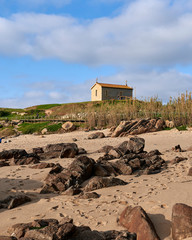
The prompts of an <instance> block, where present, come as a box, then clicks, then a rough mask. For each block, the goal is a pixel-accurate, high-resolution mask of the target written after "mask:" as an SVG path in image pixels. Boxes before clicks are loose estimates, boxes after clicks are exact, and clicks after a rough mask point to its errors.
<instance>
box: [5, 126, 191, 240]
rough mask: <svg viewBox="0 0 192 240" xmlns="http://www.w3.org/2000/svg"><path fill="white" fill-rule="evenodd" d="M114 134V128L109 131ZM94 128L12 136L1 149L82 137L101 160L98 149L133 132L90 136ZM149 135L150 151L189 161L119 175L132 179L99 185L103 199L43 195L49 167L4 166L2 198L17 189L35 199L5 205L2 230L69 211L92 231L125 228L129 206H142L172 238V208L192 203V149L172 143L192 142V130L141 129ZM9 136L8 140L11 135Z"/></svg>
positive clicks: (162, 234)
mask: <svg viewBox="0 0 192 240" xmlns="http://www.w3.org/2000/svg"><path fill="white" fill-rule="evenodd" d="M103 132H104V133H105V135H108V133H109V130H108V129H106V130H103ZM90 133H92V131H91V132H84V131H74V132H71V133H64V134H52V135H45V136H43V137H42V136H39V135H20V136H18V137H15V138H9V139H8V140H11V142H8V143H4V140H3V141H2V143H1V144H0V151H2V150H8V149H25V150H26V151H27V152H31V151H32V148H34V147H43V146H45V145H47V144H51V143H62V142H64V143H67V142H73V140H72V139H73V138H76V139H77V142H76V144H77V145H78V147H83V148H85V149H86V150H87V156H88V157H91V158H93V159H94V160H97V159H98V157H100V156H102V155H103V154H102V153H97V152H96V151H97V150H98V149H100V148H101V147H103V146H104V145H112V146H116V145H117V144H119V143H122V142H123V141H125V140H128V138H129V137H122V138H111V137H107V138H103V139H94V140H88V139H87V137H88V135H89V134H90ZM139 137H142V138H144V139H145V150H146V151H150V150H154V149H158V150H159V151H160V152H161V153H162V154H163V155H162V158H163V159H164V160H166V161H169V160H172V159H174V158H175V157H176V156H179V157H180V156H181V157H186V158H187V160H185V161H182V162H180V163H178V164H168V168H167V169H165V170H163V171H162V172H161V173H158V174H153V175H142V176H139V177H138V176H137V175H129V176H125V175H124V176H123V175H121V176H118V178H121V179H123V180H124V181H126V182H128V184H127V185H125V186H116V187H110V188H104V189H99V190H96V192H97V193H98V194H101V197H100V198H98V199H87V200H83V199H77V197H76V196H66V195H64V194H63V193H62V194H59V195H58V194H39V192H40V189H41V187H42V185H43V181H44V179H45V177H46V176H47V174H48V172H49V171H50V168H49V169H31V168H30V166H29V165H26V166H8V167H1V168H0V199H4V198H5V197H6V196H8V195H11V194H16V193H17V194H18V193H21V192H23V193H26V194H27V195H28V196H30V197H31V198H32V202H29V203H27V204H24V205H21V206H19V207H17V208H14V209H11V210H6V209H0V235H8V234H7V229H8V228H9V227H10V226H12V225H13V224H16V223H24V222H30V221H32V220H34V219H40V218H56V219H58V220H61V219H62V218H63V217H65V216H69V217H71V218H73V220H74V224H75V225H77V226H80V225H87V226H89V227H91V229H92V230H101V231H104V230H113V229H114V230H122V229H123V227H121V226H119V225H118V224H117V218H118V217H119V215H120V213H121V212H122V211H123V210H124V209H125V207H126V206H127V205H132V206H138V205H139V206H142V207H143V208H144V210H145V211H146V212H147V214H148V215H149V217H150V218H151V220H152V222H153V223H154V226H155V228H156V230H157V233H158V235H159V236H160V238H161V239H166V240H168V239H171V238H170V231H171V230H170V229H171V222H170V221H171V213H172V207H173V205H174V204H175V203H185V204H187V205H190V206H192V191H191V183H192V177H191V176H187V173H188V170H189V168H190V167H191V166H192V151H185V152H174V151H173V150H172V147H174V146H176V145H178V144H180V146H181V148H182V149H183V150H186V149H187V148H188V147H190V146H192V132H191V131H177V130H169V131H161V132H155V133H146V134H141V135H139ZM6 141H7V139H6ZM73 160H74V159H71V158H69V159H66V158H65V159H59V158H56V159H51V160H46V162H53V163H60V164H61V165H62V166H63V167H67V166H68V165H69V164H70V163H71V162H72V161H73Z"/></svg>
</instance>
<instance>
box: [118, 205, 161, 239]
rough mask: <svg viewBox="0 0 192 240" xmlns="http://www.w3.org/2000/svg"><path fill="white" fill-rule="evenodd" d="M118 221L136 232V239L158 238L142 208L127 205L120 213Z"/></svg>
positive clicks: (130, 230)
mask: <svg viewBox="0 0 192 240" xmlns="http://www.w3.org/2000/svg"><path fill="white" fill-rule="evenodd" d="M119 223H120V224H121V225H122V226H124V227H126V228H127V230H128V231H129V232H134V233H136V234H137V240H160V238H159V237H158V235H157V233H156V231H155V228H154V226H153V223H152V222H151V220H150V218H149V217H148V215H147V214H146V212H145V211H144V209H143V208H141V207H140V206H138V207H131V206H128V207H127V208H125V210H124V211H123V212H122V213H121V215H120V218H119Z"/></svg>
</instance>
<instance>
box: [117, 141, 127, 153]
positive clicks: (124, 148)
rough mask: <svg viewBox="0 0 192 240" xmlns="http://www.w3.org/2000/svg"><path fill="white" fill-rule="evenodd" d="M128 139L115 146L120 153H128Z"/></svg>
mask: <svg viewBox="0 0 192 240" xmlns="http://www.w3.org/2000/svg"><path fill="white" fill-rule="evenodd" d="M128 143H129V141H124V142H122V143H121V144H119V145H118V146H117V147H116V148H117V149H119V150H120V152H121V155H125V154H127V153H129V145H128Z"/></svg>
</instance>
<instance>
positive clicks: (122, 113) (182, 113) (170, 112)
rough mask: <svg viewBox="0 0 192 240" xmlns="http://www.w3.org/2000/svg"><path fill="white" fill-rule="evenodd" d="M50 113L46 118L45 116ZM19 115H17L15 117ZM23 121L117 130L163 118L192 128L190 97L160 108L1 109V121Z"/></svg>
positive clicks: (116, 103)
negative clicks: (121, 124) (122, 125)
mask: <svg viewBox="0 0 192 240" xmlns="http://www.w3.org/2000/svg"><path fill="white" fill-rule="evenodd" d="M47 111H49V116H47ZM15 112H18V114H15ZM24 112H25V115H24V116H22V117H25V118H36V117H41V118H46V119H49V118H63V119H83V120H85V127H88V128H94V127H110V126H116V125H117V124H119V122H120V121H121V120H132V119H136V118H159V117H161V118H163V119H164V120H172V121H174V123H175V125H176V126H181V125H182V126H183V125H188V126H191V125H192V96H191V93H186V94H182V95H181V96H179V97H178V98H175V99H172V98H170V101H169V102H168V103H167V104H163V103H162V102H161V101H159V100H158V99H157V98H150V99H146V100H145V101H139V100H108V101H99V102H80V103H66V104H44V105H38V106H33V107H29V108H26V109H5V108H0V118H8V119H19V118H22V117H21V116H20V115H19V114H21V113H24Z"/></svg>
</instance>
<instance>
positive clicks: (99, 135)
mask: <svg viewBox="0 0 192 240" xmlns="http://www.w3.org/2000/svg"><path fill="white" fill-rule="evenodd" d="M104 137H105V134H104V133H103V132H96V133H92V134H90V135H89V136H88V139H96V138H104Z"/></svg>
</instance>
